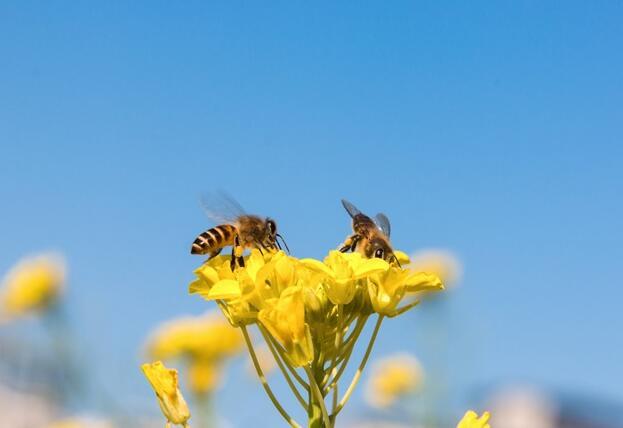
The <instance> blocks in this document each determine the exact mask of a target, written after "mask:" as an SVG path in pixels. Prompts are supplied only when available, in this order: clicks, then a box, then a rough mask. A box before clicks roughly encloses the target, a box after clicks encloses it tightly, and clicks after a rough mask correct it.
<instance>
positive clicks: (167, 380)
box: [141, 361, 190, 427]
mask: <svg viewBox="0 0 623 428" xmlns="http://www.w3.org/2000/svg"><path fill="white" fill-rule="evenodd" d="M141 368H142V370H143V373H144V374H145V377H146V378H147V380H148V381H149V383H150V384H151V387H152V388H153V390H154V392H155V393H156V397H158V403H159V404H160V409H161V410H162V413H163V414H164V416H165V418H167V421H168V422H171V423H172V424H175V425H182V426H184V427H186V426H188V424H187V422H188V419H190V410H188V405H187V404H186V401H185V400H184V397H183V396H182V393H181V392H180V390H179V389H178V385H177V370H175V369H168V368H166V367H165V366H164V365H163V364H162V362H160V361H156V362H155V363H151V364H143V365H142V366H141Z"/></svg>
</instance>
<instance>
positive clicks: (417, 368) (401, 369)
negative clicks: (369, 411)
mask: <svg viewBox="0 0 623 428" xmlns="http://www.w3.org/2000/svg"><path fill="white" fill-rule="evenodd" d="M422 378H423V372H422V367H421V365H420V363H419V361H418V360H417V359H416V358H415V357H414V356H412V355H409V354H398V355H393V356H389V357H386V358H383V359H380V360H377V361H376V362H375V364H374V365H373V366H372V367H371V368H370V377H369V380H368V385H367V389H366V401H367V402H368V403H369V404H370V405H371V406H373V407H377V408H386V407H390V406H391V405H393V404H394V403H395V402H396V401H397V400H399V399H400V398H402V397H405V396H407V395H409V394H411V393H413V392H415V391H417V390H418V389H419V388H420V387H421V386H422Z"/></svg>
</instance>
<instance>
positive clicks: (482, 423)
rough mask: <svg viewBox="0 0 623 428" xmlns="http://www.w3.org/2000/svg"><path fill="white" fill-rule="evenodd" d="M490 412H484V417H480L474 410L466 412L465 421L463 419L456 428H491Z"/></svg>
mask: <svg viewBox="0 0 623 428" xmlns="http://www.w3.org/2000/svg"><path fill="white" fill-rule="evenodd" d="M489 417H490V415H489V412H484V413H483V414H482V416H480V417H478V414H476V412H474V411H473V410H468V411H467V412H465V415H464V416H463V419H461V420H460V421H459V423H458V425H457V426H456V428H491V426H489V423H488V422H489Z"/></svg>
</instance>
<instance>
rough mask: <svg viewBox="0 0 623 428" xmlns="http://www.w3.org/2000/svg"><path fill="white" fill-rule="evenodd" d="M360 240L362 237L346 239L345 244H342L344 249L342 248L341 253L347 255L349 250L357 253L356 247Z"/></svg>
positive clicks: (352, 236)
mask: <svg viewBox="0 0 623 428" xmlns="http://www.w3.org/2000/svg"><path fill="white" fill-rule="evenodd" d="M360 239H361V237H360V236H359V235H351V236H349V237H348V238H346V241H344V243H343V244H342V247H340V252H341V253H345V252H347V251H348V250H350V251H355V247H356V246H357V241H359V240H360Z"/></svg>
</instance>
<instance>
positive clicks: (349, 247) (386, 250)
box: [340, 199, 400, 265]
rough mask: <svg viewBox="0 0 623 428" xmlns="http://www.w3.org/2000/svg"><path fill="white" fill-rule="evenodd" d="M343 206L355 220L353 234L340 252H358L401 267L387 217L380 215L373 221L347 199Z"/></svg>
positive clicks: (341, 247) (343, 201) (343, 200)
mask: <svg viewBox="0 0 623 428" xmlns="http://www.w3.org/2000/svg"><path fill="white" fill-rule="evenodd" d="M342 205H344V208H345V209H346V211H347V212H348V214H349V215H350V216H351V218H352V219H353V225H352V227H353V234H352V235H350V236H349V237H348V238H346V241H344V243H343V244H342V245H341V246H340V251H341V252H343V253H345V252H347V251H353V252H355V251H356V252H358V253H360V254H361V255H362V256H364V257H366V258H369V259H370V258H373V257H376V258H379V259H383V260H385V261H387V262H389V263H392V262H396V263H397V264H398V265H400V263H399V262H398V258H397V257H396V256H395V255H394V250H393V249H392V246H391V244H390V242H389V234H390V231H391V229H390V225H389V219H388V218H387V216H386V215H385V214H383V213H379V214H377V215H376V216H374V219H372V218H370V217H368V216H367V215H365V214H364V213H362V212H361V211H359V209H357V207H355V206H354V205H353V204H351V203H350V202H348V201H347V200H345V199H342Z"/></svg>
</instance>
